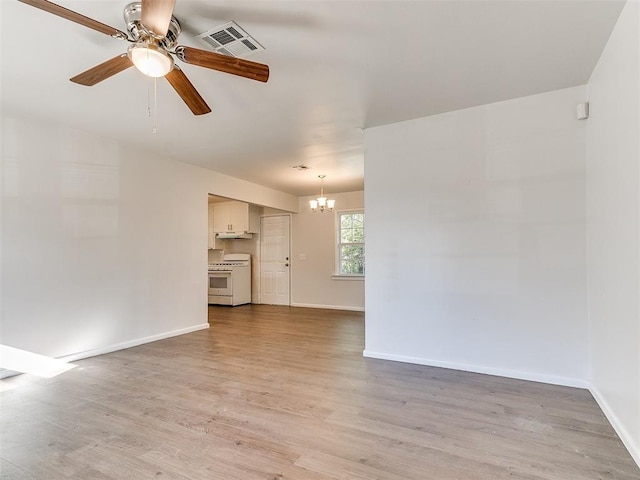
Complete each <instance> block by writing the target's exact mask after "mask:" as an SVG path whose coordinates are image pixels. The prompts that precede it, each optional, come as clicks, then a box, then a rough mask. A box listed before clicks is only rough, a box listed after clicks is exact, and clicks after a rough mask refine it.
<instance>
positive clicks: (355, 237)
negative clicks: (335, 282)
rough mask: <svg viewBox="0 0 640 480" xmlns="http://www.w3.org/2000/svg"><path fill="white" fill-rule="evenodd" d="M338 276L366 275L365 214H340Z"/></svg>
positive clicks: (361, 212) (353, 212) (358, 212)
mask: <svg viewBox="0 0 640 480" xmlns="http://www.w3.org/2000/svg"><path fill="white" fill-rule="evenodd" d="M337 257H338V265H337V267H338V268H337V272H338V275H364V212H363V211H361V210H359V211H352V212H338V252H337Z"/></svg>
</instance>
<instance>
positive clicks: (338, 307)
mask: <svg viewBox="0 0 640 480" xmlns="http://www.w3.org/2000/svg"><path fill="white" fill-rule="evenodd" d="M291 306H292V307H303V308H325V309H327V310H347V311H349V312H364V307H346V306H344V305H315V304H313V303H292V304H291Z"/></svg>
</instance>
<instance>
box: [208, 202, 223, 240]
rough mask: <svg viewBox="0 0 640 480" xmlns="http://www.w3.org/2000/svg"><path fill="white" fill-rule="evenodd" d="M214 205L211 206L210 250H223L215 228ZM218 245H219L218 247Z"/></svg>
mask: <svg viewBox="0 0 640 480" xmlns="http://www.w3.org/2000/svg"><path fill="white" fill-rule="evenodd" d="M213 213H214V212H213V203H210V204H209V249H213V248H222V246H221V245H220V243H221V242H220V240H216V232H215V229H214V228H213V218H214V217H213ZM216 243H217V244H218V245H217V246H216Z"/></svg>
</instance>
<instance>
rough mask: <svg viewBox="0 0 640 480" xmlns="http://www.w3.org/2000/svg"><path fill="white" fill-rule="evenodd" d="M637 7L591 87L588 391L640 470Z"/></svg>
mask: <svg viewBox="0 0 640 480" xmlns="http://www.w3.org/2000/svg"><path fill="white" fill-rule="evenodd" d="M639 30H640V8H639V5H638V2H628V3H627V5H626V6H625V9H624V10H623V12H622V14H621V16H620V18H619V20H618V23H617V25H616V27H615V30H614V31H613V33H612V35H611V37H610V39H609V42H608V44H607V46H606V48H605V50H604V52H603V54H602V57H601V58H600V60H599V62H598V65H597V66H596V68H595V70H594V72H593V74H592V76H591V79H590V81H589V84H588V95H589V101H590V107H591V116H590V118H589V120H588V121H587V218H588V224H587V225H588V229H587V244H588V265H589V270H588V278H589V281H588V290H589V296H588V299H589V353H590V355H589V359H590V361H589V374H590V380H591V384H592V392H593V393H594V396H595V397H596V399H597V400H598V402H599V403H600V405H601V406H602V408H603V410H604V411H605V413H606V414H607V416H608V418H609V420H610V421H611V423H612V424H613V425H614V427H615V428H616V430H617V432H618V434H619V435H620V437H621V438H622V440H623V441H624V442H625V444H626V445H627V447H628V448H629V450H630V451H631V453H632V454H633V455H634V457H635V459H636V462H638V464H639V465H640V304H639V301H640V296H639V294H640V279H639V274H640V235H639V233H640V232H639V229H640V197H639V194H640V189H639V184H640V166H639V165H640V143H639V142H640V34H639V33H638V32H639Z"/></svg>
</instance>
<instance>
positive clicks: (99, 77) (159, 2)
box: [19, 0, 269, 115]
mask: <svg viewBox="0 0 640 480" xmlns="http://www.w3.org/2000/svg"><path fill="white" fill-rule="evenodd" d="M19 1H20V2H22V3H26V4H27V5H31V6H33V7H36V8H39V9H41V10H44V11H45V12H49V13H53V14H54V15H58V16H59V17H62V18H65V19H67V20H71V21H72V22H76V23H79V24H80V25H84V26H85V27H88V28H91V29H93V30H96V31H98V32H100V33H104V34H106V35H109V36H111V37H114V38H119V39H121V40H126V41H127V42H129V43H130V45H129V48H128V49H127V53H123V54H122V55H118V56H117V57H115V58H112V59H111V60H107V61H106V62H104V63H101V64H100V65H97V66H95V67H93V68H90V69H89V70H87V71H85V72H82V73H80V74H78V75H76V76H75V77H73V78H71V81H72V82H74V83H78V84H80V85H86V86H93V85H95V84H97V83H99V82H101V81H103V80H106V79H107V78H109V77H111V76H113V75H115V74H116V73H120V72H122V71H124V70H126V69H127V68H129V67H132V66H135V67H136V68H137V69H138V70H140V71H141V72H142V73H144V74H145V75H147V76H149V77H165V78H166V79H167V81H168V82H169V83H170V84H171V86H172V87H173V89H174V90H175V91H176V92H177V93H178V95H180V97H181V98H182V100H183V101H184V103H186V104H187V106H188V107H189V108H190V109H191V111H192V112H193V113H194V115H203V114H205V113H209V112H210V111H211V108H209V106H208V105H207V103H206V102H205V101H204V99H203V98H202V97H201V96H200V94H199V93H198V91H197V90H196V89H195V87H194V86H193V85H192V83H191V82H190V81H189V79H188V78H187V76H186V75H185V74H184V73H183V72H182V70H181V69H180V68H179V67H178V66H177V65H176V64H175V62H174V59H173V57H174V56H175V57H177V58H178V59H180V60H181V61H183V62H185V63H189V64H192V65H198V66H200V67H204V68H210V69H212V70H218V71H220V72H225V73H230V74H232V75H238V76H241V77H245V78H250V79H252V80H258V81H260V82H266V81H267V80H268V79H269V67H268V66H267V65H264V64H261V63H256V62H251V61H249V60H244V59H242V58H235V57H230V56H227V55H222V54H219V53H215V52H208V51H206V50H200V49H198V48H192V47H185V46H182V45H177V41H178V36H179V35H180V33H181V31H182V28H181V26H180V22H178V19H176V18H175V17H174V16H173V8H174V6H175V3H176V2H175V0H142V2H136V3H130V4H129V5H127V6H126V7H125V9H124V18H125V22H126V23H127V31H128V33H125V32H123V31H120V30H118V29H116V28H113V27H110V26H109V25H105V24H104V23H101V22H98V21H97V20H94V19H92V18H89V17H86V16H84V15H81V14H79V13H77V12H74V11H73V10H69V9H67V8H65V7H62V6H60V5H57V4H55V3H52V2H49V1H47V0H19Z"/></svg>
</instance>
